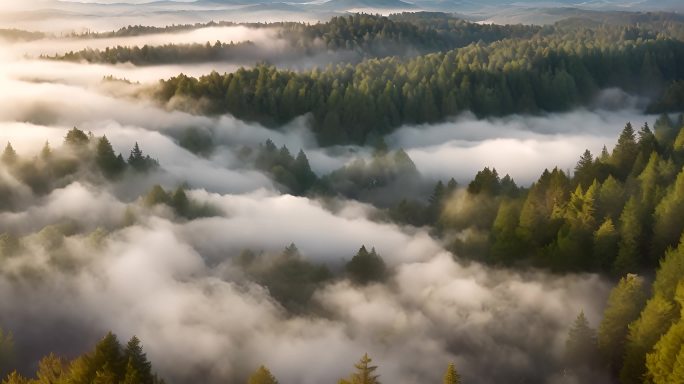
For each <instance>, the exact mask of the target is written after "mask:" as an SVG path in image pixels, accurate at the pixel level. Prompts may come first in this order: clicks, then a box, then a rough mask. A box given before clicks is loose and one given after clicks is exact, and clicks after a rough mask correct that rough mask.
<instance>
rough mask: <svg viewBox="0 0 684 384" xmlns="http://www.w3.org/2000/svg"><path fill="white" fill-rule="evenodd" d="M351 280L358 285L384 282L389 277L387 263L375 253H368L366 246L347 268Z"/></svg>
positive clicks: (373, 251)
mask: <svg viewBox="0 0 684 384" xmlns="http://www.w3.org/2000/svg"><path fill="white" fill-rule="evenodd" d="M345 269H346V271H347V275H348V276H349V278H350V279H351V280H352V281H353V282H355V283H358V284H369V283H372V282H379V281H383V280H384V279H385V277H386V276H387V267H386V266H385V262H384V261H383V260H382V258H381V257H380V256H378V254H377V253H376V252H375V248H373V249H372V250H371V252H368V251H367V250H366V247H365V246H362V247H361V248H360V249H359V252H357V254H356V255H355V256H354V257H353V258H352V259H351V260H350V261H349V262H348V263H347V265H346V266H345Z"/></svg>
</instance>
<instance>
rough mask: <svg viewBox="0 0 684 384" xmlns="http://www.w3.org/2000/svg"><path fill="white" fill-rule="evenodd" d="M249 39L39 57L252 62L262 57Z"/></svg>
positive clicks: (139, 61)
mask: <svg viewBox="0 0 684 384" xmlns="http://www.w3.org/2000/svg"><path fill="white" fill-rule="evenodd" d="M254 48H255V46H254V44H253V43H252V42H249V41H247V42H240V43H233V42H231V43H222V42H220V41H216V42H215V43H213V44H211V43H209V42H207V43H206V44H165V45H160V46H153V45H144V46H142V47H138V46H134V47H127V46H116V47H107V48H105V49H103V50H101V49H92V48H88V49H84V50H81V51H76V52H74V51H70V52H67V53H65V54H63V55H55V56H41V58H42V59H46V60H61V61H73V62H82V61H85V62H89V63H108V64H117V63H132V64H134V65H139V66H143V65H159V64H173V63H201V62H213V61H229V60H238V61H240V62H252V61H258V60H260V59H262V56H260V55H259V51H258V50H255V49H254Z"/></svg>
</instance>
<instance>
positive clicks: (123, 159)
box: [0, 12, 684, 384]
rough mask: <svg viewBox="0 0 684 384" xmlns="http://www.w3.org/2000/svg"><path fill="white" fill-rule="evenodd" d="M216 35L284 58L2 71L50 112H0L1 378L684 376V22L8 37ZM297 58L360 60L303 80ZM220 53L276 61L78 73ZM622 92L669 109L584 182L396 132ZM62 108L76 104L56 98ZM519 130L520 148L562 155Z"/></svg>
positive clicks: (147, 49) (369, 22)
mask: <svg viewBox="0 0 684 384" xmlns="http://www.w3.org/2000/svg"><path fill="white" fill-rule="evenodd" d="M597 14H601V13H600V12H597ZM590 16H591V15H590ZM214 27H216V28H221V27H245V28H250V29H249V30H250V31H252V32H254V33H257V32H265V31H268V33H269V34H273V35H272V38H273V39H274V40H277V41H278V44H283V45H282V46H281V47H280V48H278V49H280V51H279V50H278V49H275V48H273V47H270V48H273V50H270V51H269V49H270V48H269V47H267V46H265V45H263V41H262V42H261V43H259V42H250V41H246V42H238V43H234V42H231V43H225V42H220V41H217V42H209V43H203V42H198V43H190V44H164V45H154V44H152V43H150V44H147V45H141V46H140V47H138V46H124V45H115V46H112V47H109V48H105V49H89V48H88V49H83V50H75V51H71V52H68V53H66V54H63V55H56V56H49V55H47V54H44V55H43V56H42V57H41V58H40V59H36V58H28V57H24V58H23V59H21V60H19V59H17V60H16V62H13V63H11V64H8V65H7V71H6V72H7V73H5V71H0V87H1V86H5V85H6V87H5V88H6V89H9V90H10V91H11V93H12V96H11V97H16V98H17V100H24V99H27V98H28V99H30V98H31V97H34V98H35V99H36V100H31V102H29V103H25V102H20V101H17V102H15V101H14V100H13V99H11V98H7V100H8V102H7V103H5V104H6V105H5V106H4V107H3V108H0V125H2V128H3V130H4V129H5V128H6V129H7V132H8V133H7V134H6V135H5V136H3V137H6V139H4V140H3V142H2V143H0V145H1V146H0V149H2V150H1V151H0V379H2V384H47V383H52V384H68V383H72V384H73V383H83V384H86V383H96V384H161V383H165V382H169V383H171V382H180V383H183V382H206V383H219V382H220V383H223V382H231V383H233V382H234V383H244V382H246V383H248V384H277V383H279V382H281V383H288V382H305V383H319V382H320V383H324V382H331V383H335V382H337V383H338V384H378V383H389V382H394V383H399V384H402V383H413V382H420V383H429V382H435V383H438V382H440V380H441V382H442V383H444V384H454V383H459V384H460V383H471V382H472V383H488V382H503V381H508V382H544V383H547V382H548V383H558V382H563V383H565V382H571V383H574V382H581V383H585V382H586V383H607V382H619V383H630V384H631V383H634V384H639V383H645V384H646V383H647V384H660V383H663V384H665V383H668V384H669V383H679V382H683V381H684V347H683V345H684V319H683V317H682V316H683V314H684V215H683V214H682V213H684V115H677V114H676V113H681V112H682V111H683V109H684V104H683V103H682V100H684V85H683V84H684V45H683V40H682V39H684V23H683V19H682V18H681V17H680V16H678V15H675V14H663V13H643V14H633V13H611V14H605V15H602V16H596V15H593V16H591V17H589V16H586V15H585V17H577V18H570V19H567V20H563V21H561V22H558V23H556V24H554V25H549V26H533V25H530V26H526V25H493V24H492V25H489V24H478V23H472V22H468V21H464V20H461V19H458V18H457V17H455V16H453V15H446V14H441V13H427V12H420V13H401V14H392V15H389V16H386V17H385V16H379V15H365V14H349V15H344V16H338V17H335V18H333V19H331V20H329V21H325V22H319V23H315V24H311V23H290V22H282V23H232V22H209V23H197V24H183V25H172V26H167V27H152V26H150V27H148V26H142V25H133V26H129V27H124V28H121V29H119V30H115V31H112V32H104V33H90V32H88V33H84V34H71V35H69V36H63V37H57V36H50V35H47V34H44V33H42V32H35V33H34V32H26V31H21V30H7V29H0V39H3V40H4V41H6V42H7V44H9V45H12V44H17V45H16V47H20V48H17V49H22V48H21V47H28V46H29V45H30V44H34V43H35V42H37V41H40V40H43V39H53V40H49V41H55V42H63V41H64V40H69V41H74V42H76V44H83V46H87V45H88V43H89V42H96V41H97V40H98V39H122V38H126V37H140V38H141V41H142V39H145V38H146V36H152V35H155V34H168V35H174V34H178V33H183V32H192V31H196V30H201V29H205V28H214ZM269 36H270V35H269ZM115 41H118V40H115ZM22 44H29V45H22ZM36 44H37V43H36ZM56 44H57V43H56ZM260 44H262V45H260ZM274 46H275V44H274ZM5 49H6V48H5V47H3V46H0V54H2V57H3V58H4V54H5ZM78 49H80V48H78ZM286 51H287V52H286ZM7 52H10V51H9V50H8V51H7ZM342 53H348V54H349V55H348V56H345V55H343V54H342ZM287 55H289V56H288V57H296V58H297V59H301V60H302V61H307V60H312V61H314V60H317V58H318V57H319V55H320V56H321V57H324V58H327V59H330V58H331V57H334V58H337V57H345V58H348V62H341V63H339V64H335V65H332V64H331V65H327V66H318V67H317V66H316V65H315V63H314V64H313V65H311V66H305V67H306V68H311V69H304V70H293V69H288V66H287V64H286V63H285V61H283V62H278V60H277V59H278V58H279V56H287ZM338 55H339V56H338ZM8 57H12V55H11V54H9V53H8ZM271 58H273V59H274V60H272V61H271V60H270V59H271ZM11 60H14V59H11ZM263 60H265V62H264V61H263ZM323 60H325V59H323ZM58 61H62V62H58ZM217 62H222V63H227V62H246V65H251V64H252V63H254V62H257V64H254V65H253V66H249V67H244V68H240V69H238V70H236V71H234V72H232V73H226V74H219V73H218V72H212V73H210V74H208V75H205V76H200V77H191V76H186V75H183V74H180V75H177V76H175V77H172V78H169V79H162V80H160V81H159V82H158V83H155V84H133V83H132V82H128V81H117V80H116V79H117V78H116V77H115V76H114V75H110V76H106V77H105V78H104V81H103V82H101V83H100V82H99V79H100V78H99V77H95V80H94V81H91V80H92V76H91V77H87V76H86V75H84V74H81V73H76V74H74V73H71V72H68V71H66V70H64V69H63V68H76V69H77V71H82V72H84V73H86V72H89V71H92V72H93V73H97V74H98V76H99V72H97V71H99V70H103V69H102V68H105V69H104V70H115V69H116V70H121V68H124V69H123V70H122V72H123V73H135V71H146V73H150V72H151V73H153V76H157V72H156V71H157V70H160V69H161V68H162V67H165V66H170V67H172V70H173V71H174V73H176V68H177V67H176V65H178V67H180V68H183V69H184V70H185V69H187V68H189V66H181V64H183V63H191V64H193V65H195V64H198V63H217ZM120 63H129V64H128V65H118V64H120ZM283 63H285V64H283ZM28 64H30V65H35V67H31V66H30V65H28ZM90 64H110V65H90ZM40 65H42V66H43V67H40ZM22 66H26V67H28V68H29V69H28V70H24V69H23V68H20V67H22ZM51 66H55V67H59V68H60V70H61V72H60V71H59V70H58V71H54V72H52V71H48V70H47V68H49V67H51ZM143 66H147V68H139V67H143ZM4 68H5V64H3V69H4ZM34 68H41V69H43V70H44V71H45V72H46V73H39V74H35V76H34V75H33V74H31V76H27V75H26V73H27V72H26V71H32V70H33V71H36V70H35V69H34ZM201 68H204V67H201ZM36 72H38V71H36ZM157 77H160V76H157ZM74 79H75V80H74ZM88 79H91V80H88ZM27 84H30V87H32V88H31V91H27V90H25V89H24V88H22V87H29V86H27ZM74 84H77V85H74ZM69 87H74V88H76V89H77V90H78V91H77V92H72V93H69V92H67V90H69V89H71V88H69ZM608 88H619V89H621V90H623V91H625V94H626V95H630V96H638V99H639V101H638V102H635V103H634V104H635V105H632V104H630V103H631V101H632V100H631V99H629V100H628V99H627V96H625V97H622V98H620V97H618V98H617V100H609V101H613V102H614V103H615V104H620V105H618V106H617V108H626V107H630V108H631V107H634V108H639V109H640V110H642V111H643V110H645V111H646V112H648V113H652V114H658V115H659V117H658V118H657V120H656V118H655V115H654V116H653V119H651V118H650V116H646V117H644V116H643V115H639V116H640V117H639V118H641V117H643V118H644V120H646V119H649V122H652V121H653V120H655V123H654V124H649V123H642V121H643V120H641V121H637V120H632V121H631V122H627V121H624V120H622V118H621V121H624V127H622V126H617V127H615V128H617V129H620V128H622V129H621V131H620V133H619V134H618V135H616V137H615V138H613V143H610V142H609V143H604V144H605V145H604V147H603V149H602V150H601V151H594V150H593V149H594V147H593V146H591V145H590V144H589V143H587V147H589V148H592V150H589V149H586V150H584V142H585V141H582V149H581V150H579V151H578V153H577V154H576V155H577V162H576V165H574V166H573V167H570V169H565V168H566V167H565V166H562V167H561V166H557V165H556V164H552V163H551V161H547V159H542V160H544V162H545V164H544V165H545V166H547V167H548V168H547V169H545V170H544V171H542V172H541V174H539V176H538V178H535V180H534V181H533V182H532V183H529V184H527V183H525V182H522V183H521V182H519V179H518V177H517V174H516V173H514V172H511V174H506V172H502V168H501V167H497V168H499V169H498V170H497V168H495V167H494V166H492V165H491V164H492V163H490V161H494V160H493V159H495V158H499V157H501V155H500V154H499V153H488V154H487V155H488V157H487V158H486V159H485V165H484V166H482V167H481V168H479V170H477V171H476V172H473V174H472V175H470V177H469V179H466V180H464V179H462V178H458V177H456V175H446V177H443V176H444V172H442V173H439V175H441V176H440V177H441V178H442V179H441V180H438V179H437V177H435V176H431V175H432V174H431V173H430V172H426V171H425V169H424V168H422V167H421V166H420V165H421V162H420V153H419V152H418V153H416V152H417V151H415V147H412V146H411V143H408V145H409V146H408V147H406V146H405V145H406V144H407V142H406V140H403V141H402V140H396V138H393V135H391V134H392V133H395V134H396V133H397V131H398V130H401V129H404V128H407V126H410V127H409V128H410V129H415V130H416V131H417V135H426V136H427V135H429V134H430V132H429V129H430V128H431V127H429V126H428V125H429V124H434V123H438V122H443V121H446V120H448V119H450V118H452V117H454V116H457V115H458V114H461V113H469V112H472V113H473V117H472V118H473V119H475V118H479V119H483V120H486V119H489V118H495V117H502V116H512V115H517V114H523V115H536V116H549V117H550V118H549V119H546V120H545V122H544V124H547V125H548V124H558V125H559V126H562V124H560V122H559V120H558V119H559V116H560V118H563V117H565V118H567V114H566V115H563V114H553V115H547V114H549V113H552V112H559V111H570V110H573V109H576V108H579V109H582V110H588V111H592V110H593V109H594V108H597V109H601V108H603V107H605V106H604V105H603V103H604V102H605V100H603V101H602V100H599V99H600V97H599V96H600V95H603V93H604V92H603V91H605V90H606V89H608ZM55 89H56V90H57V91H55ZM47 91H50V92H55V93H54V94H58V95H60V96H61V95H64V99H66V98H73V99H74V100H77V102H78V103H79V104H80V103H83V107H82V108H81V106H80V105H79V108H72V106H73V105H76V104H71V103H68V102H66V100H57V101H55V102H54V103H53V102H52V100H48V101H46V99H43V98H39V97H38V96H36V95H37V94H38V92H40V93H41V94H42V92H47ZM31 92H36V93H35V94H33V96H31V95H32V94H31ZM47 94H48V95H50V96H49V97H52V98H54V96H52V95H53V93H49V92H48V93H47ZM25 95H29V96H25ZM91 98H92V99H97V100H95V101H93V100H90V99H91ZM608 98H610V97H608ZM69 101H70V100H69ZM24 104H28V105H24ZM623 104H630V105H623ZM609 107H610V106H609ZM15 110H16V111H15ZM136 114H137V115H140V116H134V117H131V116H128V115H136ZM72 115H73V116H74V117H73V119H70V118H71V117H72ZM228 115H230V116H228ZM620 116H622V115H620ZM525 118H526V117H523V118H521V119H525ZM601 118H604V116H603V115H601ZM510 119H514V118H513V117H510ZM5 120H7V121H5ZM568 120H569V121H571V123H570V124H573V123H575V124H583V123H584V121H580V122H573V120H572V119H570V118H568ZM253 123H256V124H253ZM74 125H76V126H75V127H73V128H70V127H72V126H74ZM521 125H523V126H524V127H523V128H521V129H529V130H530V133H529V135H523V134H520V136H516V135H511V136H512V137H514V138H516V139H519V140H520V141H525V140H528V138H530V137H534V135H540V136H541V135H542V134H545V135H551V134H554V135H557V136H559V137H560V138H561V140H562V139H564V138H566V137H568V136H563V132H560V131H561V129H556V127H543V129H540V128H539V127H532V126H531V125H529V126H526V125H525V124H521ZM65 127H66V128H65ZM432 128H434V127H432ZM447 128H449V127H447ZM552 128H553V129H552ZM91 129H92V130H93V132H95V133H92V132H90V130H91ZM470 129H473V130H474V129H477V130H480V129H481V130H487V129H484V128H482V127H481V126H476V127H475V128H470ZM516 129H517V128H516ZM535 129H536V130H535ZM33 130H36V131H35V132H41V133H40V134H41V135H45V136H41V137H39V138H37V136H38V134H36V133H35V132H34V131H33ZM56 130H59V132H65V134H64V137H63V138H62V137H61V133H58V135H57V136H55V134H54V132H55V131H56ZM309 130H311V132H310V131H309ZM587 131H588V132H591V134H592V135H599V134H605V132H593V131H591V130H590V129H587ZM3 132H4V131H3ZM398 132H399V133H401V132H402V131H398ZM549 132H551V134H549ZM615 132H617V130H616V131H615ZM312 133H313V134H312ZM452 134H453V132H446V133H445V132H440V133H439V134H437V135H436V138H430V139H429V140H425V142H430V143H432V142H435V143H436V144H435V145H425V146H424V147H420V149H421V150H424V151H433V152H436V151H439V149H440V148H441V145H442V144H443V143H442V142H443V141H444V140H450V139H451V138H452V137H453V136H451V135H452ZM499 134H500V132H494V133H491V132H484V133H481V132H478V133H477V134H473V133H472V132H471V133H470V134H464V135H463V136H462V137H459V140H460V142H459V144H458V145H460V146H463V147H466V148H469V147H472V146H474V145H477V143H478V142H480V141H481V137H487V138H488V139H490V140H492V141H495V140H496V139H500V137H498V135H499ZM480 135H481V136H480ZM47 137H50V140H49V141H48V140H46V139H47ZM269 137H270V138H269ZM597 137H598V136H597ZM55 138H58V139H59V140H55ZM573 139H575V140H579V139H576V138H573ZM580 139H581V140H585V138H584V137H582V136H581V137H580ZM529 140H533V139H529ZM416 141H421V142H423V140H422V138H416ZM276 143H277V144H276ZM397 143H399V144H397ZM542 144H543V143H542ZM571 145H572V144H568V147H569V148H572V147H571ZM402 146H404V148H406V150H405V149H402ZM522 147H523V148H525V149H527V148H530V147H529V146H522ZM491 148H496V149H499V148H502V146H497V145H494V146H492V147H491ZM564 148H565V147H564ZM597 148H600V146H599V147H597ZM414 154H415V155H414ZM516 155H517V154H516ZM437 156H439V154H438V155H437ZM412 157H413V159H412ZM158 159H159V160H158ZM414 159H415V160H416V161H415V162H414ZM439 160H440V163H439V164H438V166H442V165H443V166H444V167H445V169H450V170H452V169H454V168H447V164H446V162H447V161H466V160H469V159H458V160H453V159H449V158H448V157H446V156H445V157H439ZM505 160H506V161H510V162H511V163H515V162H516V161H518V159H517V158H515V157H511V158H510V159H509V158H506V159H505ZM442 163H444V164H442ZM547 163H548V164H547ZM459 165H460V164H459ZM478 167H480V166H479V165H478ZM464 169H465V168H464ZM507 172H508V170H507ZM535 172H536V171H535ZM451 176H454V177H451ZM457 179H458V182H457V181H456V180H457ZM516 179H518V180H517V181H516ZM459 183H460V184H459ZM245 185H247V186H246V187H245ZM108 330H111V331H108ZM116 334H119V335H124V336H125V337H126V338H128V337H130V339H128V340H129V341H128V342H122V341H120V339H119V338H118V337H117V336H116ZM102 335H104V337H102ZM133 335H138V336H140V339H139V338H138V336H133ZM143 343H144V345H145V348H144V349H143ZM148 356H149V358H148ZM165 380H167V381H165Z"/></svg>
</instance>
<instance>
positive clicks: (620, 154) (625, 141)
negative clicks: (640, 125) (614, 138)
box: [611, 123, 639, 178]
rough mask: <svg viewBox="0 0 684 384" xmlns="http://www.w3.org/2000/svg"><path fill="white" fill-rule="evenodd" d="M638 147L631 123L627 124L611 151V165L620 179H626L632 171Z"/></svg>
mask: <svg viewBox="0 0 684 384" xmlns="http://www.w3.org/2000/svg"><path fill="white" fill-rule="evenodd" d="M638 152H639V147H638V145H637V142H636V136H635V133H634V128H632V124H631V123H627V125H626V126H625V128H624V129H623V130H622V133H621V134H620V137H619V138H618V142H617V145H616V146H615V148H614V149H613V154H612V156H611V163H612V164H613V165H614V166H615V169H616V172H617V175H618V176H619V177H620V178H624V177H626V176H627V175H628V174H629V172H630V171H631V170H632V166H633V164H634V161H635V160H636V157H637V154H638Z"/></svg>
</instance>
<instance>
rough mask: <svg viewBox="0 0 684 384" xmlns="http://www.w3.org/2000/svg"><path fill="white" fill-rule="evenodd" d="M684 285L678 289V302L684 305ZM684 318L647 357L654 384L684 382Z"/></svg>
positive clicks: (680, 319)
mask: <svg viewBox="0 0 684 384" xmlns="http://www.w3.org/2000/svg"><path fill="white" fill-rule="evenodd" d="M683 301H684V283H680V284H679V286H678V289H677V302H678V304H679V306H680V308H682V307H683V304H684V302H683ZM683 364H684V318H683V317H682V316H681V315H680V318H679V320H678V321H677V323H675V324H674V325H672V326H671V327H670V329H669V330H668V331H667V333H665V334H664V335H663V336H662V337H661V338H660V340H658V342H657V343H656V344H655V346H654V348H653V350H652V352H650V353H649V354H648V355H646V369H647V372H646V377H647V378H648V379H649V381H650V382H652V383H654V384H665V383H679V382H682V380H684V366H683Z"/></svg>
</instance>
